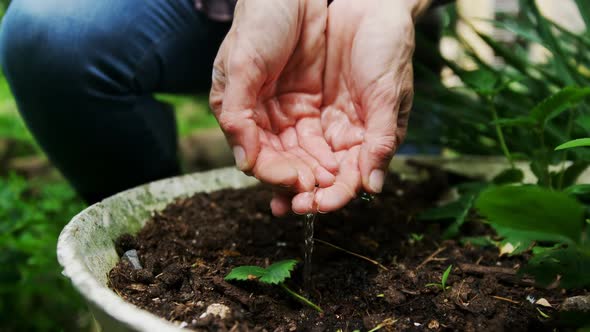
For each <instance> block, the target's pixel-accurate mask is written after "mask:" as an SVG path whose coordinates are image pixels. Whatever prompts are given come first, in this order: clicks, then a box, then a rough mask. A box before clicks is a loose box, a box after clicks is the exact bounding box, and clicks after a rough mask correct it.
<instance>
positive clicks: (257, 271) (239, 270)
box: [225, 265, 266, 280]
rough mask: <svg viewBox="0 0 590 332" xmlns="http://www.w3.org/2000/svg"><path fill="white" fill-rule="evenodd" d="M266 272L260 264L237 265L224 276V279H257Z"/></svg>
mask: <svg viewBox="0 0 590 332" xmlns="http://www.w3.org/2000/svg"><path fill="white" fill-rule="evenodd" d="M265 274H266V269H264V268H261V267H260V266H251V265H246V266H238V267H236V268H233V269H232V270H231V272H230V273H229V274H228V275H227V276H225V280H252V279H257V278H260V277H262V276H264V275H265Z"/></svg>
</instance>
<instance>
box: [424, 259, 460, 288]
mask: <svg viewBox="0 0 590 332" xmlns="http://www.w3.org/2000/svg"><path fill="white" fill-rule="evenodd" d="M452 269H453V265H452V264H451V265H449V267H447V269H446V270H445V272H444V273H443V275H442V278H440V283H434V282H433V283H429V284H426V287H437V288H439V289H441V290H443V291H446V290H447V289H449V288H451V286H447V280H448V279H449V275H450V274H451V270H452Z"/></svg>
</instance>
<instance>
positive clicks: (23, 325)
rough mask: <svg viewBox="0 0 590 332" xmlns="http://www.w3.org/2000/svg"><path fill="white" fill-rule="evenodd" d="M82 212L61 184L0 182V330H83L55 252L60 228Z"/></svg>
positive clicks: (78, 305) (17, 179) (15, 178)
mask: <svg viewBox="0 0 590 332" xmlns="http://www.w3.org/2000/svg"><path fill="white" fill-rule="evenodd" d="M82 208H83V203H82V202H81V201H80V200H79V199H78V198H77V197H76V195H75V193H74V192H73V190H72V189H71V188H70V187H69V186H68V185H67V184H66V183H63V182H59V183H46V182H41V183H39V182H36V181H28V180H25V179H24V178H22V177H19V176H16V175H11V176H9V177H7V178H1V177H0V220H2V222H1V223H0V313H2V314H0V326H2V328H0V329H1V330H3V331H63V330H64V329H65V330H80V329H81V328H83V326H80V321H79V318H80V317H81V315H80V314H81V313H83V312H85V306H84V304H83V301H82V299H81V298H80V296H79V295H78V294H77V292H76V291H75V290H74V289H73V288H72V286H71V285H70V283H69V281H68V280H67V279H66V278H64V277H63V276H62V275H61V267H60V266H59V265H58V263H57V257H56V250H55V249H56V245H57V237H58V235H59V232H60V231H61V229H62V227H63V226H64V225H65V223H67V222H68V220H70V218H71V217H72V216H73V215H75V214H76V213H78V212H79V211H80V210H81V209H82ZM87 318H88V317H87ZM82 325H84V324H82Z"/></svg>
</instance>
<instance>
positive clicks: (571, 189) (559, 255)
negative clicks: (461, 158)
mask: <svg viewBox="0 0 590 332" xmlns="http://www.w3.org/2000/svg"><path fill="white" fill-rule="evenodd" d="M575 3H576V5H577V6H578V9H579V13H580V15H581V16H582V18H583V20H584V21H585V22H587V23H588V22H590V12H589V11H587V10H584V9H588V4H587V3H586V2H585V1H576V2H575ZM519 4H520V12H519V14H517V15H505V14H504V15H499V16H498V17H497V18H496V20H495V21H493V22H492V23H493V24H494V25H495V26H496V27H497V28H500V29H504V30H507V31H510V32H511V33H512V34H513V35H514V36H515V37H516V40H515V41H514V42H511V43H510V44H509V45H507V44H505V43H502V42H499V41H497V40H495V39H494V38H492V37H491V36H489V35H486V34H484V33H481V32H479V31H478V30H477V29H476V28H474V27H473V26H470V28H471V29H472V31H473V32H475V33H476V34H477V35H478V36H479V37H480V39H481V40H482V41H483V42H484V43H486V44H487V46H489V47H490V49H492V50H493V51H494V53H495V55H496V58H497V59H500V61H498V62H499V63H501V65H496V64H494V63H490V62H489V61H487V60H486V59H484V58H482V57H480V56H479V54H478V53H477V52H475V51H474V50H473V49H472V48H471V47H470V45H469V44H468V43H467V42H466V41H465V40H463V39H462V37H461V35H460V34H458V33H456V31H455V29H454V26H453V25H448V26H447V27H446V30H445V33H446V35H447V36H449V37H451V38H454V39H456V40H457V41H458V42H459V43H460V44H461V45H462V46H463V47H464V49H465V52H466V56H467V57H468V58H469V59H470V60H471V62H472V63H473V64H475V65H476V66H477V69H475V70H474V69H473V68H472V67H471V68H465V67H462V65H461V64H459V63H455V62H453V61H449V60H447V59H442V61H443V62H444V63H445V65H446V66H447V67H448V68H450V69H451V71H452V72H453V73H454V74H455V75H456V76H457V77H458V78H459V79H460V80H461V81H462V82H463V87H460V88H453V89H449V88H447V87H445V86H443V85H442V84H433V86H432V87H430V89H423V90H422V91H420V90H419V89H417V96H416V102H415V105H416V107H417V108H428V109H429V110H430V109H431V110H432V112H429V113H428V116H429V117H431V118H432V117H434V120H431V121H432V123H435V124H440V126H438V127H437V128H435V129H434V130H433V129H432V128H429V129H428V131H429V133H425V134H424V136H423V137H425V138H426V139H429V138H431V137H433V136H435V137H434V139H435V140H436V141H433V142H431V143H435V142H439V144H440V143H441V141H442V144H444V145H445V146H447V147H450V148H451V149H452V150H454V151H455V152H456V153H459V154H462V153H465V154H479V155H490V154H491V155H497V154H502V155H503V156H504V157H505V158H506V160H507V162H508V163H507V164H508V166H507V169H506V170H505V171H503V172H502V173H500V174H498V175H497V176H496V177H495V178H494V180H493V181H491V182H489V183H486V182H484V183H481V182H479V183H478V185H479V186H478V187H477V188H476V189H475V190H465V189H461V188H458V189H459V190H458V192H459V194H460V197H459V199H458V200H456V201H454V202H452V203H450V204H448V205H445V206H441V207H438V208H436V209H434V210H430V211H427V212H425V213H423V214H422V215H420V218H421V219H424V220H437V221H450V224H449V225H450V226H449V227H447V230H446V232H445V234H444V235H445V236H446V237H457V236H460V229H461V227H462V225H463V224H464V223H465V222H476V221H478V219H477V218H471V215H472V214H470V213H469V211H471V210H473V209H475V210H477V212H478V213H479V215H480V216H482V217H484V219H485V220H484V222H486V223H488V224H489V225H490V226H491V227H492V228H493V229H494V230H495V231H496V233H497V234H498V236H499V237H500V238H501V240H499V241H491V239H487V240H486V239H472V240H476V241H475V242H477V243H480V244H483V245H488V244H490V243H491V244H493V245H496V246H498V247H499V248H506V247H510V248H512V250H510V251H506V252H509V254H518V253H521V252H522V251H525V250H530V249H531V248H532V252H533V258H532V259H531V260H530V261H529V263H528V265H527V266H525V268H524V269H523V270H522V272H527V273H531V274H533V275H535V277H536V278H537V279H538V281H539V282H541V283H549V282H551V281H553V280H555V277H556V276H557V274H559V275H561V277H562V278H561V281H560V282H561V286H564V287H587V286H588V285H590V280H589V279H588V278H585V277H583V275H584V273H588V269H589V268H590V250H589V248H590V244H589V243H588V238H589V235H590V233H589V232H590V231H589V228H590V227H588V225H587V224H586V223H585V220H586V219H587V214H588V212H587V211H590V184H576V180H577V178H578V177H579V175H580V174H581V173H582V172H583V171H584V170H585V169H586V168H588V166H589V165H590V149H580V148H577V147H582V146H590V139H588V137H590V104H589V103H588V100H589V99H588V97H589V96H590V88H588V86H590V52H588V50H589V49H590V32H589V30H588V29H586V30H585V31H583V32H579V33H578V32H572V31H569V30H567V29H565V28H563V27H561V26H560V25H559V24H557V23H555V22H553V21H551V20H549V19H547V18H546V17H544V16H543V15H541V12H540V11H539V8H538V7H537V4H536V2H535V1H533V0H520V1H519ZM449 22H450V21H449ZM589 26H590V25H587V27H589ZM532 44H539V45H541V46H543V47H544V48H545V49H546V50H547V51H548V53H549V54H548V57H547V58H546V59H545V60H544V61H539V62H533V61H531V59H530V56H529V52H528V47H529V46H530V45H532ZM433 49H436V48H435V47H433ZM416 71H417V73H419V74H418V75H431V76H432V77H436V75H437V74H436V73H433V72H429V70H428V68H426V67H423V66H419V65H418V66H417V67H416ZM415 132H416V134H417V135H420V136H422V134H423V133H422V132H420V130H419V129H418V130H416V131H415ZM433 133H434V134H433ZM556 146H557V148H554V147H556ZM523 163H527V164H529V165H530V169H531V171H532V172H533V174H534V175H535V176H536V178H537V181H536V184H526V185H525V184H523V183H522V182H523V180H524V173H523V172H522V167H523V165H522V164H523ZM469 242H470V243H474V241H469Z"/></svg>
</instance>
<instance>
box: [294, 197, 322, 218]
mask: <svg viewBox="0 0 590 332" xmlns="http://www.w3.org/2000/svg"><path fill="white" fill-rule="evenodd" d="M314 197H315V196H314V193H313V192H305V193H299V194H297V195H295V197H293V200H292V201H291V207H292V208H293V212H295V213H296V214H307V213H313V212H315V211H316V210H317V208H316V209H314Z"/></svg>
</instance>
